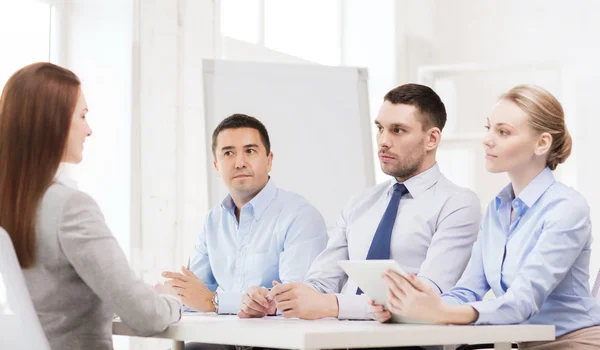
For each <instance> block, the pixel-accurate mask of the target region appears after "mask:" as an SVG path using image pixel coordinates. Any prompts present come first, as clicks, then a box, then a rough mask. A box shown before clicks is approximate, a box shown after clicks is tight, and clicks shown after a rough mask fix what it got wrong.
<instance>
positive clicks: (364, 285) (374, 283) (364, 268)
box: [338, 260, 427, 324]
mask: <svg viewBox="0 0 600 350" xmlns="http://www.w3.org/2000/svg"><path fill="white" fill-rule="evenodd" d="M338 264H339V265H340V267H341V268H342V270H344V272H346V274H347V275H348V276H349V277H350V279H351V280H352V281H354V282H355V283H356V284H357V285H358V286H359V287H360V289H361V290H362V291H363V292H364V293H365V294H366V295H367V296H368V297H369V298H370V299H372V300H373V301H374V302H375V303H376V304H380V305H383V306H384V307H385V306H386V305H387V289H388V288H387V285H386V284H385V281H384V280H383V279H382V278H381V275H383V274H384V273H385V272H386V271H388V270H392V271H395V272H397V273H398V274H399V275H401V276H403V277H406V278H408V274H407V273H406V271H404V269H403V268H402V267H401V266H400V264H398V262H397V261H395V260H342V261H338ZM386 309H387V307H386ZM391 322H393V323H418V324H423V323H427V322H423V321H421V320H416V319H411V318H407V317H403V316H400V315H396V314H393V313H392V319H391Z"/></svg>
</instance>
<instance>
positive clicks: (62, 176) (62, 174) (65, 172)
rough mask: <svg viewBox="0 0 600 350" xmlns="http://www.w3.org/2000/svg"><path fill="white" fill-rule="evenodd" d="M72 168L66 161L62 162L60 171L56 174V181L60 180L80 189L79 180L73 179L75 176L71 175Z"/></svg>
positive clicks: (59, 167) (68, 185) (64, 183)
mask: <svg viewBox="0 0 600 350" xmlns="http://www.w3.org/2000/svg"><path fill="white" fill-rule="evenodd" d="M70 170H71V169H70V168H69V167H68V165H67V164H66V163H60V165H59V166H58V171H57V172H56V175H55V176H54V182H58V183H60V184H63V185H65V186H67V187H70V188H73V189H78V185H77V181H75V180H73V178H71V177H70V176H69V173H70V172H71V171H70Z"/></svg>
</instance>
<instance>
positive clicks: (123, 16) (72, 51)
mask: <svg viewBox="0 0 600 350" xmlns="http://www.w3.org/2000/svg"><path fill="white" fill-rule="evenodd" d="M132 10H133V7H132V3H131V1H107V2H99V1H94V0H81V1H77V2H74V1H73V2H71V1H68V2H66V3H65V7H64V13H65V16H64V19H65V21H66V22H67V23H66V24H65V25H66V26H65V28H66V29H67V32H66V33H65V41H64V44H65V46H64V48H65V50H64V55H63V56H62V57H63V58H62V59H63V61H59V63H60V64H63V65H65V66H66V67H68V68H69V69H71V70H73V72H74V73H75V74H77V75H78V76H79V78H80V79H81V81H82V89H83V92H84V95H85V97H86V99H87V103H88V106H89V113H88V121H89V123H90V125H91V127H92V130H93V135H92V137H90V138H88V140H87V141H86V145H85V150H84V160H83V162H82V163H81V164H80V165H78V166H76V167H75V168H74V170H73V172H74V174H75V175H74V176H75V177H76V179H77V180H78V182H79V187H80V188H81V189H82V190H83V191H85V192H88V193H89V194H90V195H92V197H94V198H95V199H96V201H98V203H99V205H100V207H101V208H102V211H103V213H104V215H105V217H106V221H107V223H108V225H109V226H110V228H111V230H112V231H113V232H114V234H115V236H116V237H117V239H118V241H119V243H120V244H121V246H122V247H123V249H124V251H125V252H126V254H129V242H130V235H129V233H130V186H131V180H130V177H131V175H130V174H131V171H130V169H131V152H130V143H131V136H130V135H131V74H132V73H131V72H132V71H131V40H132Z"/></svg>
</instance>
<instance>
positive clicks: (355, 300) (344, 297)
mask: <svg viewBox="0 0 600 350" xmlns="http://www.w3.org/2000/svg"><path fill="white" fill-rule="evenodd" d="M335 296H336V298H337V300H338V308H339V309H338V318H339V319H340V320H371V319H372V318H371V307H370V306H369V300H368V298H367V296H366V295H364V294H363V295H356V294H336V295H335Z"/></svg>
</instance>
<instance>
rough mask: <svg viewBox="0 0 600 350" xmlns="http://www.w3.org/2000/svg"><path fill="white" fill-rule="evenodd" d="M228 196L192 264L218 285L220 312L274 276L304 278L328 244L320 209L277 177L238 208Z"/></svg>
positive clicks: (227, 310)
mask: <svg viewBox="0 0 600 350" xmlns="http://www.w3.org/2000/svg"><path fill="white" fill-rule="evenodd" d="M234 210H235V205H234V203H233V200H232V199H231V196H229V195H228V196H227V197H226V198H225V199H224V200H223V202H222V203H221V205H219V206H217V207H215V208H213V209H212V210H211V211H210V212H209V213H208V216H207V217H206V221H205V223H204V228H203V229H202V232H201V233H200V236H199V237H198V242H197V244H196V247H195V249H194V254H193V260H192V263H191V265H190V270H191V271H192V272H193V273H194V274H195V275H196V276H198V278H199V279H200V280H202V281H203V282H204V283H205V284H206V286H207V287H208V288H209V289H210V290H212V291H217V293H218V296H219V309H218V310H217V311H218V313H222V314H229V313H237V312H238V311H239V308H240V302H241V297H242V295H243V292H244V291H245V290H246V289H247V288H249V287H252V286H263V287H266V288H270V287H272V281H279V282H283V283H285V282H301V281H303V280H304V277H305V275H306V273H307V271H308V269H309V267H310V265H311V264H312V262H313V260H314V259H315V257H316V256H317V255H318V254H319V253H321V251H322V250H323V249H324V248H325V245H326V244H327V227H326V225H325V221H324V220H323V217H322V216H321V214H320V213H319V211H318V210H317V209H316V208H315V207H313V206H312V205H311V204H310V203H309V202H308V201H307V200H305V199H304V198H303V197H301V196H299V195H297V194H295V193H291V192H287V191H284V190H281V189H278V188H277V187H276V186H275V184H274V183H273V180H269V182H268V183H267V185H266V186H265V188H263V189H262V190H261V191H260V192H259V193H258V194H257V195H256V196H255V197H254V198H253V199H252V200H251V201H250V202H249V203H248V204H246V205H244V206H243V207H242V209H241V211H240V220H239V223H238V221H237V219H236V217H235V211H234Z"/></svg>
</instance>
